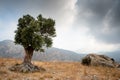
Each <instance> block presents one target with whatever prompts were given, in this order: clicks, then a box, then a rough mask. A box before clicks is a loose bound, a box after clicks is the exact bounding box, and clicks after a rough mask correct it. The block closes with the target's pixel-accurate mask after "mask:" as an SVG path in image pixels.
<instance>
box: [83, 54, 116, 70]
mask: <svg viewBox="0 0 120 80" xmlns="http://www.w3.org/2000/svg"><path fill="white" fill-rule="evenodd" d="M82 64H83V65H91V66H105V67H113V68H114V67H116V65H117V63H116V62H115V60H114V59H113V58H110V57H108V56H105V55H97V54H88V55H87V56H85V57H84V58H83V59H82Z"/></svg>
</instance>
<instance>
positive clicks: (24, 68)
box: [9, 63, 46, 73]
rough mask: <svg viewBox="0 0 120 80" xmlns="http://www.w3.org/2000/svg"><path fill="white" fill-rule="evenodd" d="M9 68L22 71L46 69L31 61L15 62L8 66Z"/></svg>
mask: <svg viewBox="0 0 120 80" xmlns="http://www.w3.org/2000/svg"><path fill="white" fill-rule="evenodd" d="M9 70H10V71H18V72H23V73H27V72H39V71H46V70H45V69H44V68H42V67H38V66H35V65H33V64H31V63H22V64H15V65H14V66H12V67H10V68H9Z"/></svg>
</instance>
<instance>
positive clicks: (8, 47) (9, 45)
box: [0, 40, 84, 61]
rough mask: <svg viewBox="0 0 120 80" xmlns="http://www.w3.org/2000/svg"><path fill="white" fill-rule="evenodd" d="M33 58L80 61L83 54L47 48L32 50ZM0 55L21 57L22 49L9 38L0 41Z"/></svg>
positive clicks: (22, 54)
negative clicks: (39, 50)
mask: <svg viewBox="0 0 120 80" xmlns="http://www.w3.org/2000/svg"><path fill="white" fill-rule="evenodd" d="M34 53H35V54H34V55H33V60H39V61H80V60H81V58H82V57H83V56H84V55H83V54H77V53H75V52H72V51H68V50H63V49H58V48H54V47H52V48H48V49H46V50H45V52H44V53H40V52H34ZM0 57H5V58H19V59H23V57H24V49H23V47H22V46H20V45H15V44H14V42H13V41H11V40H4V41H1V42H0Z"/></svg>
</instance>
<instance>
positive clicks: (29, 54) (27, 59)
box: [23, 47, 34, 64]
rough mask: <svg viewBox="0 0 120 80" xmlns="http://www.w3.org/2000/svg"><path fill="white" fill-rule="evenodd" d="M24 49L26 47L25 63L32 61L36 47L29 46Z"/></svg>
mask: <svg viewBox="0 0 120 80" xmlns="http://www.w3.org/2000/svg"><path fill="white" fill-rule="evenodd" d="M24 49H25V57H24V61H23V63H25V64H27V63H31V59H32V56H33V51H34V49H33V48H32V47H27V48H24Z"/></svg>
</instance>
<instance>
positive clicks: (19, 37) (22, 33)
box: [15, 14, 56, 51]
mask: <svg viewBox="0 0 120 80" xmlns="http://www.w3.org/2000/svg"><path fill="white" fill-rule="evenodd" d="M54 26H55V21H54V20H53V19H51V18H44V17H42V15H41V14H40V15H38V17H37V18H36V19H35V18H34V17H32V16H30V15H29V14H27V15H24V16H23V17H22V18H19V20H18V28H17V30H16V31H15V33H16V34H15V43H16V44H20V45H22V46H23V47H24V48H28V47H31V48H32V49H33V50H35V51H38V50H40V51H44V49H43V48H44V47H51V46H52V37H55V36H56V31H55V27H54Z"/></svg>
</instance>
